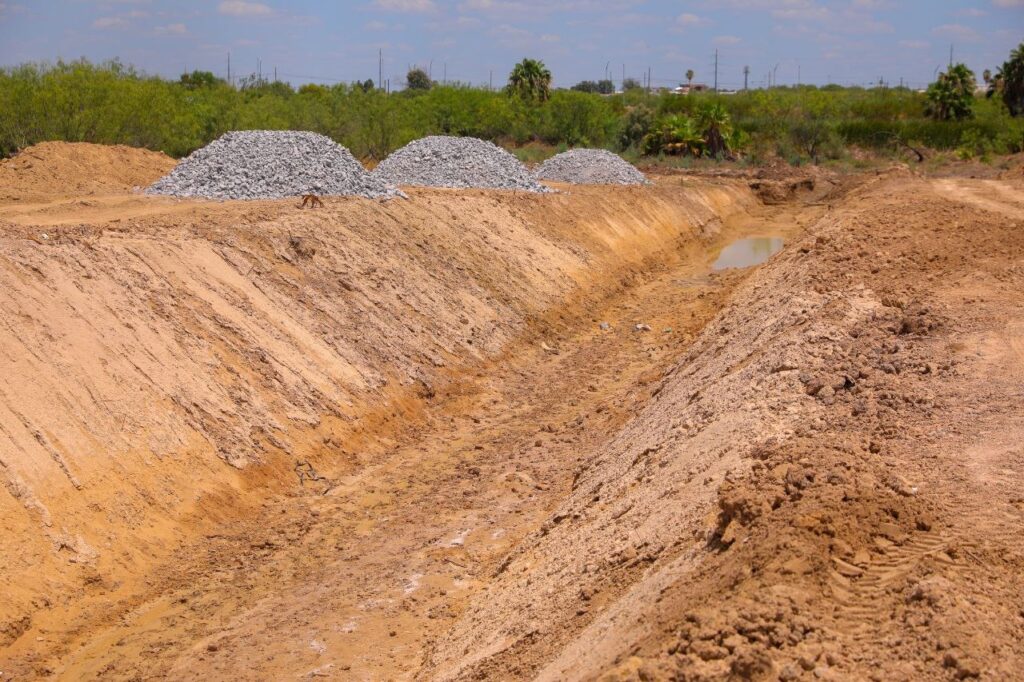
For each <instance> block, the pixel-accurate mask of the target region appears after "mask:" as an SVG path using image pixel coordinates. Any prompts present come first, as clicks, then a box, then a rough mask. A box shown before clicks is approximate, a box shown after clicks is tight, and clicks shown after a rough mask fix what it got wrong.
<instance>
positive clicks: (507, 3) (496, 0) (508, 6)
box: [459, 0, 529, 12]
mask: <svg viewBox="0 0 1024 682" xmlns="http://www.w3.org/2000/svg"><path fill="white" fill-rule="evenodd" d="M459 9H460V10H462V11H463V12H524V11H526V10H528V9H529V7H527V6H526V3H523V2H514V1H513V0H466V1H465V2H463V3H462V4H461V5H459Z"/></svg>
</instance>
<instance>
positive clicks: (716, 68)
mask: <svg viewBox="0 0 1024 682" xmlns="http://www.w3.org/2000/svg"><path fill="white" fill-rule="evenodd" d="M715 92H718V50H717V49H716V50H715Z"/></svg>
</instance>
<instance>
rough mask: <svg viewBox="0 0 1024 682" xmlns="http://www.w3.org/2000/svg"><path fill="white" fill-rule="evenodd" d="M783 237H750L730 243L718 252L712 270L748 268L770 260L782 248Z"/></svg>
mask: <svg viewBox="0 0 1024 682" xmlns="http://www.w3.org/2000/svg"><path fill="white" fill-rule="evenodd" d="M782 243H783V242H782V237H748V238H746V239H740V240H738V241H735V242H733V243H732V244H729V245H728V246H727V247H725V248H724V249H722V252H721V253H719V254H718V259H717V260H716V261H715V262H714V263H713V264H712V265H711V269H712V270H726V269H728V268H748V267H750V266H751V265H757V264H759V263H763V262H765V261H766V260H768V258H769V257H771V255H772V254H773V253H776V252H777V251H779V250H780V249H782Z"/></svg>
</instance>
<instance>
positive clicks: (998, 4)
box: [992, 0, 1024, 7]
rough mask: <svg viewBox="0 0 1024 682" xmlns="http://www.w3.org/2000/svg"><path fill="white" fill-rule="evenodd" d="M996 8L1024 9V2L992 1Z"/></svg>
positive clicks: (1020, 0)
mask: <svg viewBox="0 0 1024 682" xmlns="http://www.w3.org/2000/svg"><path fill="white" fill-rule="evenodd" d="M992 4H993V5H995V6H996V7H1024V0H992Z"/></svg>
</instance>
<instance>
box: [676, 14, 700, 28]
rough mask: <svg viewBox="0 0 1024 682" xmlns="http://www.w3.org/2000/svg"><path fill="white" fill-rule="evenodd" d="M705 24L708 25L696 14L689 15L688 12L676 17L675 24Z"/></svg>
mask: <svg viewBox="0 0 1024 682" xmlns="http://www.w3.org/2000/svg"><path fill="white" fill-rule="evenodd" d="M706 23H708V21H707V19H702V18H700V17H698V16H697V15H696V14H690V13H689V12H687V13H684V14H680V15H679V16H678V17H676V24H677V25H679V26H702V25H703V24H706Z"/></svg>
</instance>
